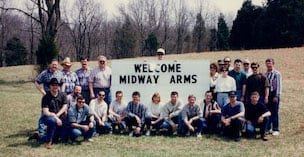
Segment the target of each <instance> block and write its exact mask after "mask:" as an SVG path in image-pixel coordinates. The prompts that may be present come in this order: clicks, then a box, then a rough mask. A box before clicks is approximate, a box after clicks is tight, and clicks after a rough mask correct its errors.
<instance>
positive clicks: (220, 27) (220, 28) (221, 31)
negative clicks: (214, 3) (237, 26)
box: [217, 13, 229, 50]
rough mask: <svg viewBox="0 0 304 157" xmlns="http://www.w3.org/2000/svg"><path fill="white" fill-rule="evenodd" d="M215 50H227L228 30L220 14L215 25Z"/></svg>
mask: <svg viewBox="0 0 304 157" xmlns="http://www.w3.org/2000/svg"><path fill="white" fill-rule="evenodd" d="M217 48H218V49H219V50H229V29H228V26H227V23H226V21H225V17H224V15H223V14H222V13H221V14H220V16H219V18H218V23H217Z"/></svg>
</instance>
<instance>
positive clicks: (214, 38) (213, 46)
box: [208, 28, 217, 51]
mask: <svg viewBox="0 0 304 157" xmlns="http://www.w3.org/2000/svg"><path fill="white" fill-rule="evenodd" d="M216 44H217V32H216V29H215V28H212V29H210V39H209V44H208V45H209V51H216V50H217V45H216Z"/></svg>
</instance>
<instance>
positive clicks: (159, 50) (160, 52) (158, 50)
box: [156, 48, 166, 55]
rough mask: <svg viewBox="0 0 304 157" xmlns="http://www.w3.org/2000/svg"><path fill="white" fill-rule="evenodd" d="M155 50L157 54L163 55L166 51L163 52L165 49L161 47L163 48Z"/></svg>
mask: <svg viewBox="0 0 304 157" xmlns="http://www.w3.org/2000/svg"><path fill="white" fill-rule="evenodd" d="M156 52H157V54H158V55H165V53H166V52H165V49H163V48H159V49H157V51H156Z"/></svg>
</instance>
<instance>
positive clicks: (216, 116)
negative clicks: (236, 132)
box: [200, 91, 221, 134]
mask: <svg viewBox="0 0 304 157" xmlns="http://www.w3.org/2000/svg"><path fill="white" fill-rule="evenodd" d="M200 108H201V111H202V112H203V118H204V119H205V122H204V123H205V124H204V125H207V130H208V131H209V133H217V134H219V133H220V129H221V125H220V122H221V108H220V106H219V104H218V103H217V102H216V101H215V100H213V99H212V92H211V91H206V93H205V99H204V100H203V101H201V103H200Z"/></svg>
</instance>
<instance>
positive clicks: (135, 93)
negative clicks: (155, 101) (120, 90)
mask: <svg viewBox="0 0 304 157" xmlns="http://www.w3.org/2000/svg"><path fill="white" fill-rule="evenodd" d="M132 96H139V97H140V93H139V92H138V91H135V92H133V93H132Z"/></svg>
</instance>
